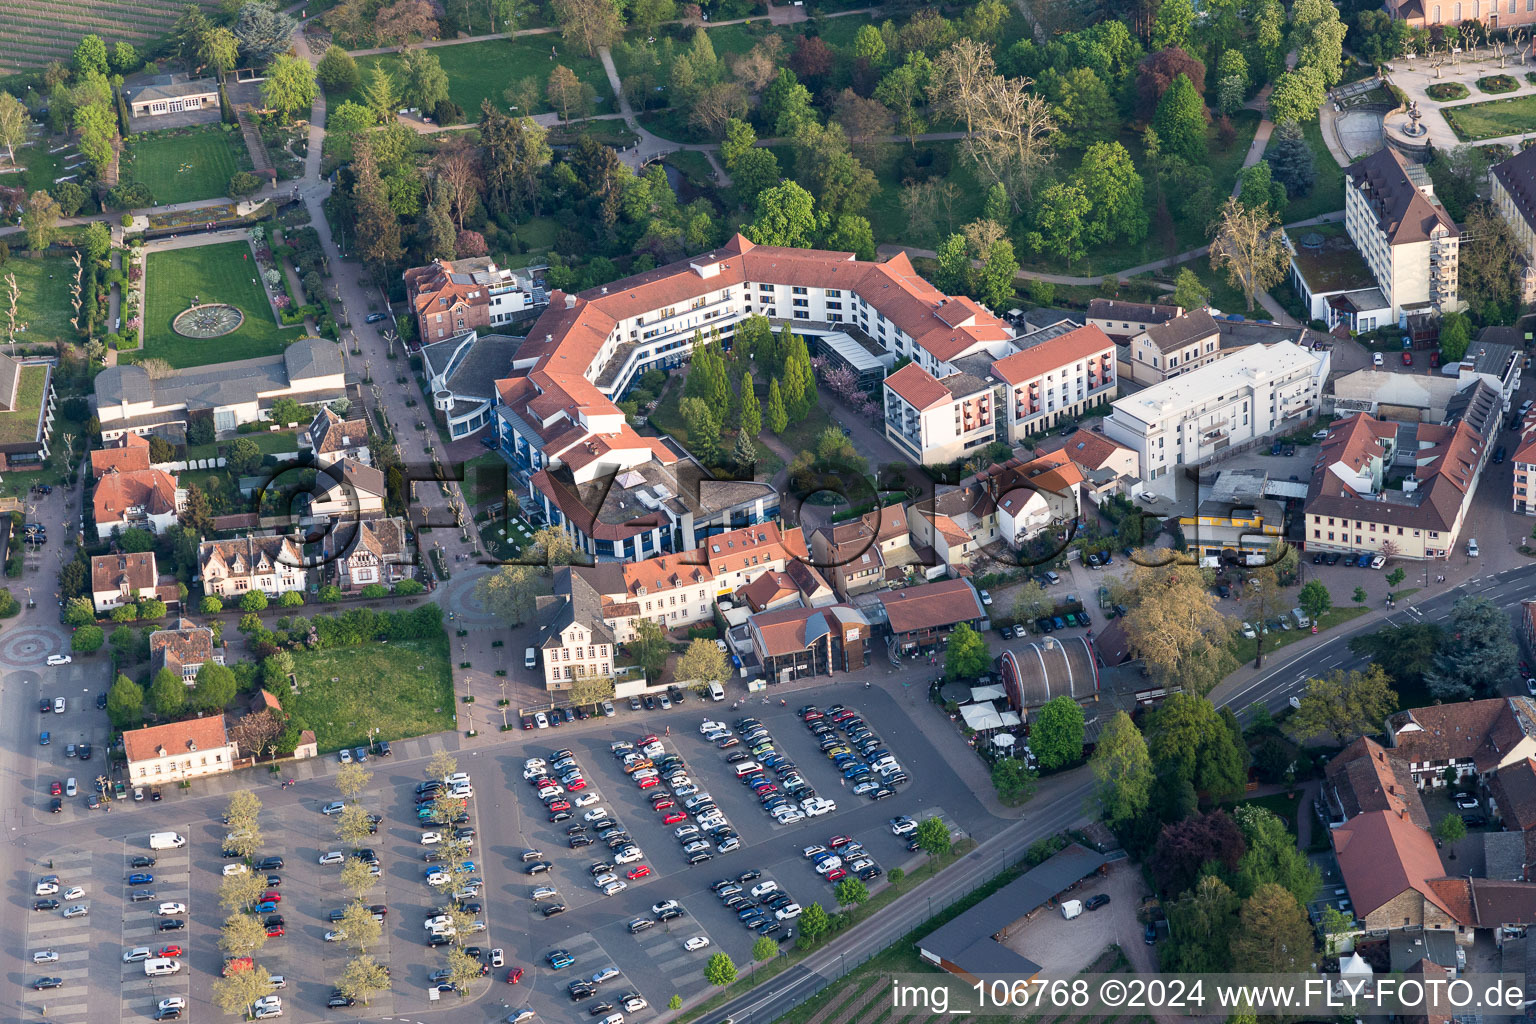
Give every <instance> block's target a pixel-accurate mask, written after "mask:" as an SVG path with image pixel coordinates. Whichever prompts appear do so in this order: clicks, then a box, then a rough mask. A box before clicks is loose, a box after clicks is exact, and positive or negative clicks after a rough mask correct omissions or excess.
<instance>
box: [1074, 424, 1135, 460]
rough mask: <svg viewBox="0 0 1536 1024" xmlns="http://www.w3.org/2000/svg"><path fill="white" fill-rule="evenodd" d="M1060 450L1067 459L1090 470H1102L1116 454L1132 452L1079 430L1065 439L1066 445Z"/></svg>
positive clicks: (1110, 441)
mask: <svg viewBox="0 0 1536 1024" xmlns="http://www.w3.org/2000/svg"><path fill="white" fill-rule="evenodd" d="M1061 450H1062V451H1064V452H1066V453H1067V457H1068V458H1070V459H1071V460H1072V461H1073V462H1075V463H1077V464H1078V465H1079V466H1083V467H1086V468H1087V469H1090V470H1092V469H1103V468H1104V465H1105V463H1107V462H1108V461H1109V460H1110V459H1111V458H1113V457H1114V456H1115V455H1116V453H1118V452H1129V451H1132V449H1130V448H1127V447H1126V446H1125V445H1123V444H1120V443H1119V442H1118V441H1112V440H1110V439H1109V438H1108V437H1105V436H1104V435H1103V434H1100V433H1098V432H1096V431H1093V430H1079V431H1078V432H1077V433H1075V434H1073V435H1072V436H1071V437H1069V438H1067V443H1066V445H1065V446H1064V447H1063V448H1062V449H1061Z"/></svg>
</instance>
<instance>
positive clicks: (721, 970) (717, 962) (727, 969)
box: [704, 926, 803, 988]
mask: <svg viewBox="0 0 1536 1024" xmlns="http://www.w3.org/2000/svg"><path fill="white" fill-rule="evenodd" d="M802 927H803V926H802ZM704 980H705V981H707V982H709V983H710V984H711V985H715V986H718V987H720V988H724V987H725V986H726V985H729V984H730V983H731V982H733V981H735V980H736V964H735V963H733V962H732V961H731V958H730V956H728V955H727V954H725V953H713V954H711V955H710V958H709V960H708V962H706V963H705V964H704Z"/></svg>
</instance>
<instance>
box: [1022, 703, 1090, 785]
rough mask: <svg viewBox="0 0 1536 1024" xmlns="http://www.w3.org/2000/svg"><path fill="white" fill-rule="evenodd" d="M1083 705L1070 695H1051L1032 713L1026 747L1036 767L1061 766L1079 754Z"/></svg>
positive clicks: (1081, 743)
mask: <svg viewBox="0 0 1536 1024" xmlns="http://www.w3.org/2000/svg"><path fill="white" fill-rule="evenodd" d="M1083 728H1084V727H1083V709H1082V707H1081V706H1080V705H1079V704H1078V703H1077V701H1075V700H1073V699H1072V698H1071V697H1067V696H1065V695H1063V696H1061V697H1053V698H1052V699H1051V700H1049V701H1047V702H1046V704H1045V706H1044V707H1042V708H1041V709H1040V710H1039V711H1037V712H1036V713H1035V720H1034V722H1033V723H1032V724H1031V725H1030V729H1029V740H1030V747H1031V749H1032V750H1034V752H1035V756H1036V757H1038V758H1039V759H1040V767H1041V768H1044V769H1046V770H1047V771H1051V770H1053V769H1056V768H1063V767H1065V766H1067V765H1069V764H1072V763H1073V762H1074V761H1077V760H1078V759H1079V758H1081V757H1082V756H1083Z"/></svg>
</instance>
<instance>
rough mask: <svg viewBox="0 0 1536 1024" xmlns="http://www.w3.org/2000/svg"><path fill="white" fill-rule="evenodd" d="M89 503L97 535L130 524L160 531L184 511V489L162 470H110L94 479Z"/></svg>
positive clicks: (128, 526) (103, 534) (120, 528)
mask: <svg viewBox="0 0 1536 1024" xmlns="http://www.w3.org/2000/svg"><path fill="white" fill-rule="evenodd" d="M91 503H92V505H93V506H94V507H95V514H96V535H97V536H98V537H102V538H105V537H107V536H108V535H110V534H111V533H112V531H113V530H126V529H129V528H131V527H139V528H141V529H145V530H149V531H150V532H151V533H160V532H162V531H164V530H165V528H166V527H168V526H170V525H171V524H173V523H175V522H176V517H177V516H179V515H180V514H181V513H182V512H183V511H185V510H186V507H187V492H186V490H185V489H183V488H182V487H180V486H178V484H177V481H176V477H174V476H172V475H171V474H170V473H167V472H165V471H164V470H162V469H130V470H128V471H126V472H121V471H119V470H116V469H112V470H110V471H108V472H107V473H106V474H104V475H103V476H102V478H101V479H100V480H98V481H97V482H96V491H95V493H93V494H92V495H91Z"/></svg>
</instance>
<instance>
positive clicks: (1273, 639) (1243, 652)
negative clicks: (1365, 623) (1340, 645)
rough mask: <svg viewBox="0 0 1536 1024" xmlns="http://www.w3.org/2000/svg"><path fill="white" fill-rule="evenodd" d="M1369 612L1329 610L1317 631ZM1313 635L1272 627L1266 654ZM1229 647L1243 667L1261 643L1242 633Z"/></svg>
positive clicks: (1283, 610)
mask: <svg viewBox="0 0 1536 1024" xmlns="http://www.w3.org/2000/svg"><path fill="white" fill-rule="evenodd" d="M1292 607H1294V604H1286V605H1285V607H1283V608H1276V609H1275V610H1274V611H1272V612H1270V613H1269V614H1270V617H1271V618H1273V617H1274V616H1276V615H1279V614H1282V613H1286V612H1289V611H1290V609H1291V608H1292ZM1367 610H1368V609H1367V608H1366V607H1365V605H1363V604H1351V605H1345V606H1342V607H1337V608H1332V609H1329V610H1328V611H1326V612H1324V613H1323V615H1322V618H1320V619H1318V620H1317V631H1318V632H1319V633H1324V632H1327V631H1328V630H1330V629H1332V628H1333V627H1334V626H1342V625H1343V624H1344V623H1346V622H1348V621H1350V620H1351V619H1354V618H1358V617H1359V616H1361V615H1364V614H1365V613H1366V611H1367ZM1254 625H1255V626H1257V625H1258V623H1254ZM1311 635H1312V631H1311V630H1310V629H1289V630H1281V629H1275V628H1273V627H1271V628H1270V631H1269V633H1268V634H1266V635H1265V637H1264V654H1265V656H1266V657H1268V656H1270V655H1272V654H1274V653H1275V651H1277V650H1278V649H1279V648H1281V647H1285V646H1286V645H1287V644H1293V643H1295V642H1296V641H1297V640H1300V639H1301V638H1302V637H1304V636H1311ZM1228 646H1229V647H1230V648H1231V650H1232V654H1233V656H1234V657H1236V658H1237V662H1238V664H1239V665H1241V664H1243V663H1245V662H1251V661H1253V658H1254V655H1255V654H1256V653H1257V651H1258V649H1259V641H1258V638H1257V637H1255V638H1254V639H1252V640H1249V639H1248V638H1247V637H1245V636H1243V635H1242V634H1241V633H1234V634H1233V635H1232V642H1231V643H1230V644H1228Z"/></svg>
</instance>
